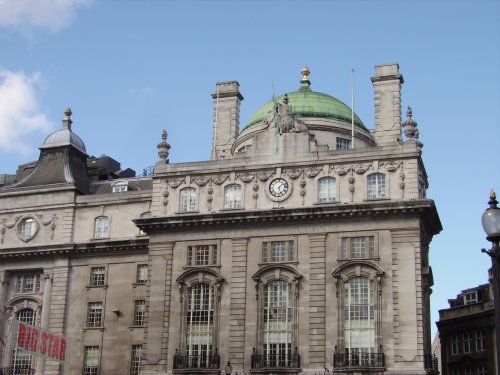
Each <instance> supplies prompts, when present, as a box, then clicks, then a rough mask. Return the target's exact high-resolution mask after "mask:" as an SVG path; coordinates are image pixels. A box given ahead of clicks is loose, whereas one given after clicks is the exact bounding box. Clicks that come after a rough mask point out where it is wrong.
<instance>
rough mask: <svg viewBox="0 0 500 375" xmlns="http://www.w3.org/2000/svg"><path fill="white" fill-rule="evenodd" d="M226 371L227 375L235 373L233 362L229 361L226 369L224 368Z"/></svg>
mask: <svg viewBox="0 0 500 375" xmlns="http://www.w3.org/2000/svg"><path fill="white" fill-rule="evenodd" d="M224 371H225V372H226V375H231V373H232V372H233V366H231V362H230V361H227V365H226V367H224Z"/></svg>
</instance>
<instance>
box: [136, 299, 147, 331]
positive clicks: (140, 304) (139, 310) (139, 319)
mask: <svg viewBox="0 0 500 375" xmlns="http://www.w3.org/2000/svg"><path fill="white" fill-rule="evenodd" d="M145 317H146V301H144V300H137V301H135V308H134V326H143V325H144V318H145Z"/></svg>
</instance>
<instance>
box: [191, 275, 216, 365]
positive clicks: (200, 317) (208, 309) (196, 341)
mask: <svg viewBox="0 0 500 375" xmlns="http://www.w3.org/2000/svg"><path fill="white" fill-rule="evenodd" d="M213 329H214V290H213V288H211V287H210V285H208V284H206V283H200V284H195V285H193V286H192V287H190V288H189V289H188V290H187V309H186V354H187V355H188V356H191V357H192V360H193V361H197V362H198V363H197V364H198V366H193V367H196V368H199V367H201V368H209V361H210V354H211V353H212V351H213V349H214V348H213V336H214V332H213Z"/></svg>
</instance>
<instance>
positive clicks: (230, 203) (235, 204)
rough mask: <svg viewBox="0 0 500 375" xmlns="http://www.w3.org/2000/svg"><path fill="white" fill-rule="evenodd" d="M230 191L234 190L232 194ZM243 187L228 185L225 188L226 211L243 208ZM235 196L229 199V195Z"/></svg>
mask: <svg viewBox="0 0 500 375" xmlns="http://www.w3.org/2000/svg"><path fill="white" fill-rule="evenodd" d="M230 189H234V190H233V191H232V192H230V191H229V190H230ZM242 190H243V189H242V186H241V185H240V184H234V183H232V184H227V185H226V186H224V209H225V210H238V209H241V208H243V200H242V196H243V194H242ZM230 193H231V194H233V195H234V196H233V197H229V195H230Z"/></svg>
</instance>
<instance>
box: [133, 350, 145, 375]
mask: <svg viewBox="0 0 500 375" xmlns="http://www.w3.org/2000/svg"><path fill="white" fill-rule="evenodd" d="M130 362H131V364H130V375H139V371H140V370H141V365H142V345H132V356H131V361H130Z"/></svg>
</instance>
